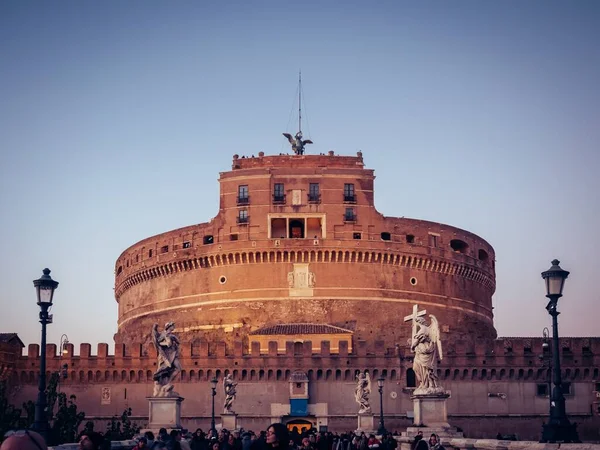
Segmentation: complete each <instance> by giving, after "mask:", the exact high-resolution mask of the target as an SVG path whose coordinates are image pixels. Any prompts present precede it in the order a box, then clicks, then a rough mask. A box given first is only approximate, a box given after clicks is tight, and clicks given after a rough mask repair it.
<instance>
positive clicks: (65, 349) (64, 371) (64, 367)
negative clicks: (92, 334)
mask: <svg viewBox="0 0 600 450" xmlns="http://www.w3.org/2000/svg"><path fill="white" fill-rule="evenodd" d="M68 353H69V336H67V335H66V334H63V335H62V336H61V337H60V370H59V372H58V384H57V385H56V389H57V391H58V392H60V380H61V379H66V378H67V376H68V369H69V365H68V364H67V363H64V364H62V360H63V357H64V356H65V355H67V354H68Z"/></svg>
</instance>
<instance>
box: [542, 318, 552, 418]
mask: <svg viewBox="0 0 600 450" xmlns="http://www.w3.org/2000/svg"><path fill="white" fill-rule="evenodd" d="M542 338H543V340H542V354H541V355H540V359H541V360H542V367H544V368H547V369H548V371H547V373H546V383H547V385H548V386H547V388H548V399H549V401H550V407H552V376H551V371H552V354H551V353H550V344H549V343H548V341H549V340H550V331H549V330H548V327H544V329H543V330H542Z"/></svg>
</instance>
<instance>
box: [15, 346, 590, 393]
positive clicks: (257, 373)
mask: <svg viewBox="0 0 600 450" xmlns="http://www.w3.org/2000/svg"><path fill="white" fill-rule="evenodd" d="M257 344H258V343H257V342H253V343H252V344H251V346H250V350H249V351H247V349H245V347H244V346H243V345H242V343H241V342H238V343H236V344H235V345H234V346H229V345H227V343H226V342H211V343H209V342H206V341H201V342H194V343H187V344H183V345H182V347H181V362H182V366H183V368H184V371H183V372H182V375H181V377H180V381H182V382H185V381H192V380H204V381H207V380H209V379H210V378H211V377H212V376H213V375H215V374H217V375H218V374H223V373H225V372H226V371H227V372H228V373H232V374H233V375H234V377H238V378H239V379H247V380H253V379H256V380H261V379H271V378H269V377H271V376H274V377H275V378H273V379H277V380H280V379H284V380H285V379H287V377H286V376H285V373H287V371H293V370H303V371H306V372H307V373H309V374H311V375H309V378H310V377H311V376H312V377H313V378H312V379H315V380H319V379H321V377H322V379H329V378H328V377H329V376H333V377H335V379H336V380H354V375H355V374H354V371H355V370H356V368H358V367H362V368H367V369H370V370H372V371H377V373H378V374H379V375H381V376H384V377H388V378H390V379H394V380H400V379H402V378H403V377H405V376H406V371H407V370H408V369H410V367H411V364H412V363H411V361H412V354H411V353H410V351H409V349H408V347H407V346H400V347H396V348H389V347H385V345H384V342H383V341H375V343H374V345H369V344H368V343H367V342H366V341H358V342H356V345H355V347H354V351H353V352H349V351H348V345H347V343H346V342H341V343H340V347H339V352H337V353H332V352H331V350H330V345H329V342H328V341H322V342H320V345H319V349H320V351H318V352H315V351H313V343H312V342H311V341H305V342H302V343H295V342H291V341H290V342H287V344H286V346H285V351H283V352H282V351H278V347H277V342H275V341H272V342H269V346H268V353H266V354H264V353H263V354H261V353H260V346H259V345H257ZM542 344H543V339H541V338H500V339H496V340H492V341H489V342H484V343H477V344H475V345H473V344H470V343H468V342H466V341H456V342H455V343H452V344H449V345H446V346H445V348H446V357H445V358H444V360H443V361H441V363H440V365H439V368H438V374H439V376H440V377H441V379H442V380H443V379H452V380H454V379H460V380H464V379H471V380H477V379H480V380H483V379H487V380H492V379H495V380H546V379H547V378H546V377H547V374H548V370H549V368H548V366H547V365H544V363H543V361H544V355H546V356H550V355H549V354H548V352H547V351H545V350H544V348H543V346H542ZM560 344H561V348H562V360H563V372H564V377H565V381H577V380H588V381H592V380H597V379H599V378H600V375H599V374H598V367H600V338H585V337H583V338H582V337H566V338H562V339H561V340H560ZM91 348H92V346H91V345H90V344H87V343H83V344H81V345H80V346H79V354H78V355H76V354H74V346H73V344H68V345H67V347H66V353H65V354H63V355H61V354H59V353H57V346H56V344H48V345H47V346H46V356H47V367H48V372H53V371H58V370H60V368H61V367H62V366H63V365H64V364H67V365H68V376H69V381H66V382H67V383H78V382H82V381H111V382H124V381H127V382H148V381H151V380H152V373H153V372H154V370H155V365H156V351H155V349H154V348H153V347H152V346H151V344H133V345H124V344H121V345H117V346H116V348H115V352H114V354H112V355H111V354H109V353H108V344H106V343H100V344H98V345H97V350H96V354H92V352H91ZM27 353H28V354H27V356H22V357H21V358H19V359H18V360H17V361H16V363H15V368H14V374H15V376H17V375H18V376H19V380H20V381H21V382H22V383H34V382H36V379H37V374H38V371H39V362H40V348H39V345H38V344H30V345H29V347H28V352H27ZM348 361H349V362H350V364H351V365H350V367H352V369H348V364H349V363H348ZM278 374H279V375H278ZM328 374H329V375H328Z"/></svg>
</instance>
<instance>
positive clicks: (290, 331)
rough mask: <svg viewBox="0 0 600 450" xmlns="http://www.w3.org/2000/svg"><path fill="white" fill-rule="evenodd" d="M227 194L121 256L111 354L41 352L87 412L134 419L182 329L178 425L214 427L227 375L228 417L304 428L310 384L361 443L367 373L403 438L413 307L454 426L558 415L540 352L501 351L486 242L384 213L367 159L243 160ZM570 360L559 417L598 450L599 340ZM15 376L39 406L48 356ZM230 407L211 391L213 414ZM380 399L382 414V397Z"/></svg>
mask: <svg viewBox="0 0 600 450" xmlns="http://www.w3.org/2000/svg"><path fill="white" fill-rule="evenodd" d="M219 182H220V185H221V189H220V203H219V204H220V207H219V213H218V214H217V216H216V217H215V218H213V219H211V220H210V221H209V222H207V223H202V224H199V225H193V226H189V227H185V228H181V229H178V230H173V231H169V232H166V233H163V234H160V235H157V236H154V237H151V238H147V239H144V240H142V241H140V242H138V243H136V244H134V245H133V246H131V247H130V248H128V249H127V250H125V251H124V252H123V253H122V254H121V256H119V258H118V260H117V263H116V267H115V273H116V280H115V296H116V300H117V302H118V303H119V314H118V332H117V334H116V336H115V354H114V355H109V354H108V347H107V345H106V344H99V345H98V349H97V353H96V354H95V355H92V353H91V346H90V345H89V344H82V345H81V347H80V351H79V355H74V353H73V347H72V346H69V348H68V353H67V354H66V355H63V356H60V355H57V352H56V346H54V345H49V346H48V348H47V349H46V351H47V354H48V355H49V362H48V371H49V372H51V371H55V370H58V369H59V368H60V366H61V364H63V363H65V362H66V363H68V364H69V376H68V378H67V379H66V380H64V381H63V382H62V389H64V390H66V391H68V392H73V393H75V394H77V395H78V404H79V405H80V407H81V408H82V409H83V410H84V411H86V413H87V414H88V415H89V416H92V417H96V418H103V417H104V418H106V417H109V416H111V415H113V414H116V413H120V412H121V411H122V410H123V408H124V407H126V406H131V407H132V408H133V410H134V414H135V415H137V416H140V417H144V416H146V415H147V410H148V406H147V401H146V400H145V397H146V396H149V395H150V394H151V392H152V373H153V372H154V370H155V365H156V362H155V361H156V352H155V350H154V349H153V348H152V347H151V344H150V339H149V333H150V329H151V326H152V324H153V323H155V322H158V323H160V324H161V327H162V325H163V324H164V323H165V322H167V321H170V320H172V321H174V322H176V324H177V330H176V332H177V333H178V335H179V337H180V339H181V340H182V342H183V348H182V366H183V368H184V371H183V372H182V373H181V376H180V380H178V381H177V384H176V389H177V390H178V391H179V393H180V394H181V395H182V396H183V397H185V401H184V403H183V421H184V424H185V426H188V427H190V428H193V427H195V426H202V427H204V428H206V427H207V426H208V423H209V421H210V400H211V396H210V388H209V384H208V380H209V379H210V378H212V377H213V376H215V375H216V376H218V377H220V378H222V377H223V375H225V374H227V373H231V374H232V375H233V377H234V379H236V380H237V382H238V383H239V385H238V397H237V399H236V401H235V403H234V408H233V409H234V410H235V411H236V412H237V413H238V414H239V422H240V424H241V425H242V426H243V427H244V428H251V429H258V428H264V427H265V426H266V425H267V424H268V423H269V422H271V421H272V420H291V419H298V418H297V417H290V416H289V407H290V392H291V389H290V388H291V387H290V384H289V383H290V381H289V380H290V379H296V378H297V377H292V375H293V374H294V372H295V371H300V372H303V373H305V374H306V376H307V378H308V384H309V387H308V393H309V401H308V403H309V407H308V414H307V415H306V417H304V419H306V420H308V421H309V422H310V423H312V424H313V425H314V426H328V427H329V429H334V430H342V429H344V430H347V429H355V428H356V425H357V421H356V412H357V410H358V405H357V404H356V403H355V401H354V393H353V391H354V387H355V381H354V380H355V374H356V371H357V370H364V369H368V370H369V371H370V372H371V374H372V377H373V378H374V379H375V378H377V377H379V376H382V377H383V378H384V382H385V388H384V397H383V400H384V411H385V416H386V426H387V427H388V428H389V429H400V428H402V427H405V426H407V425H409V424H410V423H411V419H410V414H409V411H412V409H413V407H412V402H411V400H410V393H411V391H412V388H411V384H412V380H413V378H414V376H413V375H414V374H412V369H411V365H412V362H411V354H410V351H409V349H408V345H407V340H408V338H409V336H410V330H411V328H410V326H409V325H408V324H406V323H404V322H403V318H404V316H406V315H408V314H410V311H411V308H412V306H413V305H414V304H415V303H418V304H419V306H420V307H421V308H424V309H426V310H427V313H428V314H435V315H436V317H437V318H438V320H439V322H440V325H441V327H442V340H443V343H444V347H445V358H444V360H443V361H441V364H440V366H439V376H440V379H441V382H442V384H443V386H444V387H445V388H446V389H448V390H449V391H450V392H451V397H450V398H449V400H448V412H449V416H450V417H449V418H450V421H451V422H452V423H453V424H455V425H458V426H461V427H462V428H463V429H464V430H465V432H466V434H467V435H468V436H475V437H476V436H488V437H493V436H495V435H496V433H498V432H501V433H514V432H516V433H518V434H519V435H521V436H522V437H523V438H529V439H536V438H539V433H540V431H541V423H542V421H543V419H544V417H545V416H547V413H548V397H547V396H546V395H545V394H544V393H543V392H542V391H543V386H545V385H546V383H547V380H548V378H547V376H548V367H547V366H544V359H543V358H542V359H540V358H539V357H538V356H539V355H541V354H543V351H542V341H541V339H539V338H500V339H497V338H496V331H495V329H494V326H493V312H492V295H493V293H494V289H495V270H494V258H495V255H494V250H493V248H492V247H491V246H490V245H489V244H488V243H487V242H486V241H485V240H483V239H481V238H479V237H478V236H476V235H474V234H472V233H469V232H468V231H464V230H460V229H458V228H455V227H451V226H448V225H443V224H439V223H434V222H427V221H421V220H414V219H406V218H395V217H385V216H383V215H381V214H380V213H378V212H377V211H376V209H375V207H374V204H373V182H374V174H373V171H372V170H369V169H365V168H364V166H363V159H362V154H360V153H359V154H358V155H357V156H356V157H347V156H335V155H333V153H330V154H328V155H304V156H288V155H280V156H264V155H263V154H262V153H261V154H259V156H258V157H256V158H254V157H252V158H239V157H237V156H234V159H233V165H232V170H231V171H229V172H224V173H221V175H220V179H219ZM290 324H291V325H290ZM561 348H562V360H563V372H564V377H565V382H567V383H570V387H571V391H572V394H569V395H568V396H567V411H568V413H569V414H570V416H571V417H572V418H573V419H574V420H575V421H577V422H580V423H581V424H582V425H581V426H580V432H581V435H582V437H584V438H585V439H596V440H597V439H600V436H598V435H597V430H598V425H599V423H600V421H599V420H598V403H597V399H596V393H595V391H597V390H599V387H598V384H597V383H598V382H599V381H600V375H599V373H598V367H599V365H600V364H599V362H600V357H599V356H598V355H600V339H599V338H565V339H562V344H561ZM546 356H548V355H546ZM546 360H547V358H546ZM12 370H13V372H12V378H11V379H12V381H13V382H14V384H15V385H16V386H18V389H17V392H16V394H15V395H16V397H15V398H16V399H18V400H25V399H33V398H35V389H36V380H37V371H38V370H39V347H38V346H37V345H30V347H29V354H28V356H27V357H21V358H20V359H18V360H17V361H16V363H15V365H14V368H13V369H12ZM103 396H104V397H103ZM103 398H104V399H103ZM222 401H223V395H222V392H221V389H219V391H218V395H217V405H218V407H217V410H219V409H220V408H219V406H220V405H222ZM371 403H372V406H373V410H374V411H378V410H379V397H378V394H377V392H376V390H374V392H373V394H372V395H371Z"/></svg>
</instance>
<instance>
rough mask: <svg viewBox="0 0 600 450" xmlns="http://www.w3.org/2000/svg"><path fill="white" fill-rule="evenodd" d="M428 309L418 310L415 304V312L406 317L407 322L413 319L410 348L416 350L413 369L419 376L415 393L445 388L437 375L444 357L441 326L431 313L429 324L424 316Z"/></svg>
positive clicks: (441, 390) (441, 391)
mask: <svg viewBox="0 0 600 450" xmlns="http://www.w3.org/2000/svg"><path fill="white" fill-rule="evenodd" d="M426 312H427V311H418V306H417V305H414V307H413V313H412V314H411V315H410V316H407V317H405V318H404V321H405V322H408V321H409V320H412V338H411V341H410V349H411V351H412V352H414V354H415V356H414V360H413V370H414V371H415V375H416V377H417V382H418V386H417V389H415V391H414V394H415V395H418V394H437V393H443V392H445V390H444V389H443V388H442V386H440V384H439V379H438V376H437V373H436V372H437V363H438V360H441V359H443V357H444V355H443V353H442V341H441V340H440V327H439V324H438V321H437V318H436V317H435V316H434V315H433V314H430V315H429V318H430V319H431V323H430V324H429V325H427V323H426V322H425V319H424V318H423V316H424V315H425V313H426Z"/></svg>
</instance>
